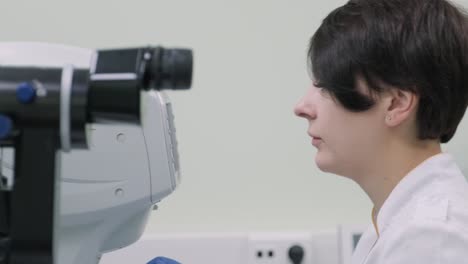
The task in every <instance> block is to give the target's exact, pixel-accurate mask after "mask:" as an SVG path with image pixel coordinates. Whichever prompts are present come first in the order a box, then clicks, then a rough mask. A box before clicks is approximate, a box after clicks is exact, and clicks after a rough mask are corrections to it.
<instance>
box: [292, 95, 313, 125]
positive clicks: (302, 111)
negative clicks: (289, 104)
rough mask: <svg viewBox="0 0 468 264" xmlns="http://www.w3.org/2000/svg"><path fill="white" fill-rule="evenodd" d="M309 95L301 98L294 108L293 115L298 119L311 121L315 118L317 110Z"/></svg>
mask: <svg viewBox="0 0 468 264" xmlns="http://www.w3.org/2000/svg"><path fill="white" fill-rule="evenodd" d="M310 95H311V94H310V92H309V93H307V94H306V95H305V96H304V97H302V98H301V100H300V101H299V102H298V103H297V104H296V106H295V107H294V114H295V115H297V116H298V117H302V118H305V119H310V120H312V119H316V118H317V110H316V107H315V104H314V102H313V100H312V98H311V96H310Z"/></svg>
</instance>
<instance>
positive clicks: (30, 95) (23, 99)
mask: <svg viewBox="0 0 468 264" xmlns="http://www.w3.org/2000/svg"><path fill="white" fill-rule="evenodd" d="M35 98H36V89H35V88H34V86H33V85H32V84H30V83H27V82H24V83H21V84H20V85H18V87H17V88H16V99H17V100H18V102H20V103H22V104H30V103H32V102H34V99H35Z"/></svg>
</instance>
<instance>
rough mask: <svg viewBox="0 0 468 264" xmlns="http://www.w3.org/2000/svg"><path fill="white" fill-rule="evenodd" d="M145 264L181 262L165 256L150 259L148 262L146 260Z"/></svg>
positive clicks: (174, 263)
mask: <svg viewBox="0 0 468 264" xmlns="http://www.w3.org/2000/svg"><path fill="white" fill-rule="evenodd" d="M147 264H181V263H179V262H177V261H175V260H173V259H168V258H165V257H157V258H155V259H153V260H151V261H150V262H148V263H147Z"/></svg>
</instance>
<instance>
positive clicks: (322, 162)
mask: <svg viewBox="0 0 468 264" xmlns="http://www.w3.org/2000/svg"><path fill="white" fill-rule="evenodd" d="M315 165H317V167H318V168H319V169H320V170H321V171H323V172H333V166H332V162H330V159H327V158H325V157H323V156H322V155H320V154H318V153H317V156H315Z"/></svg>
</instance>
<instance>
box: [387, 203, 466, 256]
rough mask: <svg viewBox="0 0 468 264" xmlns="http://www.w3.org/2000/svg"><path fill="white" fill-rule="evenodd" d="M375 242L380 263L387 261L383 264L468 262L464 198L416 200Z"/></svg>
mask: <svg viewBox="0 0 468 264" xmlns="http://www.w3.org/2000/svg"><path fill="white" fill-rule="evenodd" d="M379 240H380V241H379V244H380V248H381V250H382V252H381V257H382V258H383V259H382V260H385V259H388V260H389V261H390V260H391V261H390V262H385V261H383V263H409V262H408V261H410V260H413V261H416V262H417V263H431V264H432V263H434V264H435V263H437V264H438V263H440V264H442V263H463V262H464V261H466V259H468V250H466V249H467V248H468V199H466V200H463V199H462V198H461V197H460V198H458V197H455V196H452V195H448V196H446V195H434V196H427V197H420V199H417V200H415V201H413V202H412V206H410V207H408V208H407V210H406V216H404V217H400V218H399V219H396V221H394V222H393V223H392V224H391V225H390V226H389V227H388V229H387V230H386V232H385V233H384V234H382V236H381V238H380V239H379ZM416 257H417V259H416ZM413 258H414V259H413Z"/></svg>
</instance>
